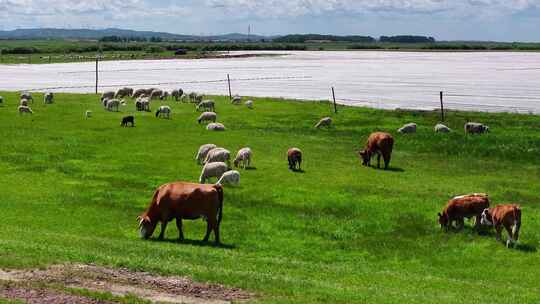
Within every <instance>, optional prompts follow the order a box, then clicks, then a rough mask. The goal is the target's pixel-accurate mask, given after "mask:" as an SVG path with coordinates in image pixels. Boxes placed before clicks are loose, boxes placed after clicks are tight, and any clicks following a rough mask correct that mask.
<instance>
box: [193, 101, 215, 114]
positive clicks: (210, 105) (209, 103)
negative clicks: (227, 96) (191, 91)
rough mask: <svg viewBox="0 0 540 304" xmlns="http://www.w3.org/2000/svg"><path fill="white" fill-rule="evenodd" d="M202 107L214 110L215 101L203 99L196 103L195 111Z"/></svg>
mask: <svg viewBox="0 0 540 304" xmlns="http://www.w3.org/2000/svg"><path fill="white" fill-rule="evenodd" d="M200 109H204V110H207V111H211V112H215V103H214V101H213V100H204V101H201V102H200V103H199V104H198V105H197V111H199V110H200Z"/></svg>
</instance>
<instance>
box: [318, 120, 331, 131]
mask: <svg viewBox="0 0 540 304" xmlns="http://www.w3.org/2000/svg"><path fill="white" fill-rule="evenodd" d="M331 125H332V118H330V117H325V118H322V119H321V120H319V122H318V123H317V124H316V125H315V128H317V129H318V128H322V127H328V128H330V126H331Z"/></svg>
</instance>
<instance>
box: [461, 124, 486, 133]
mask: <svg viewBox="0 0 540 304" xmlns="http://www.w3.org/2000/svg"><path fill="white" fill-rule="evenodd" d="M464 128H465V133H467V134H482V133H487V132H489V127H488V126H486V125H484V124H481V123H477V122H468V123H466V124H465V127H464Z"/></svg>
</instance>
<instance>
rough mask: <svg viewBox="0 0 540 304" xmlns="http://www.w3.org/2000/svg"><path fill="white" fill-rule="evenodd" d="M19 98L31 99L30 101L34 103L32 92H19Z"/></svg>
mask: <svg viewBox="0 0 540 304" xmlns="http://www.w3.org/2000/svg"><path fill="white" fill-rule="evenodd" d="M21 99H26V100H27V101H32V103H34V98H33V97H32V94H30V93H28V92H23V93H21Z"/></svg>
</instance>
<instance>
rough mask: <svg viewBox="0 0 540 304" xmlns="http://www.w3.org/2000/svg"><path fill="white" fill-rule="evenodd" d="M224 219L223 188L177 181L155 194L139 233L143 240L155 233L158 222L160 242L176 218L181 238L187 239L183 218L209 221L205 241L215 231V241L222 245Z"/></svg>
mask: <svg viewBox="0 0 540 304" xmlns="http://www.w3.org/2000/svg"><path fill="white" fill-rule="evenodd" d="M222 217H223V188H222V187H221V186H220V185H200V184H193V183H187V182H174V183H169V184H165V185H162V186H161V187H159V188H158V189H157V190H156V192H155V193H154V197H153V198H152V202H151V203H150V206H149V207H148V209H147V210H146V211H145V212H144V213H143V214H141V215H140V216H139V217H138V219H139V230H140V234H141V237H142V238H143V239H148V238H150V237H151V236H152V234H153V233H154V229H155V228H156V225H157V223H158V222H161V233H160V234H159V239H160V240H162V239H163V238H164V236H165V229H166V227H167V224H168V222H170V221H172V220H173V219H176V227H177V228H178V233H179V239H180V240H183V239H184V234H183V232H182V219H186V220H196V219H199V218H203V219H205V220H206V221H207V223H208V224H207V227H206V235H205V237H204V239H203V241H204V242H207V241H208V238H209V237H210V232H211V231H212V230H213V231H214V235H215V242H216V244H219V243H220V241H219V225H220V223H221V219H222Z"/></svg>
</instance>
